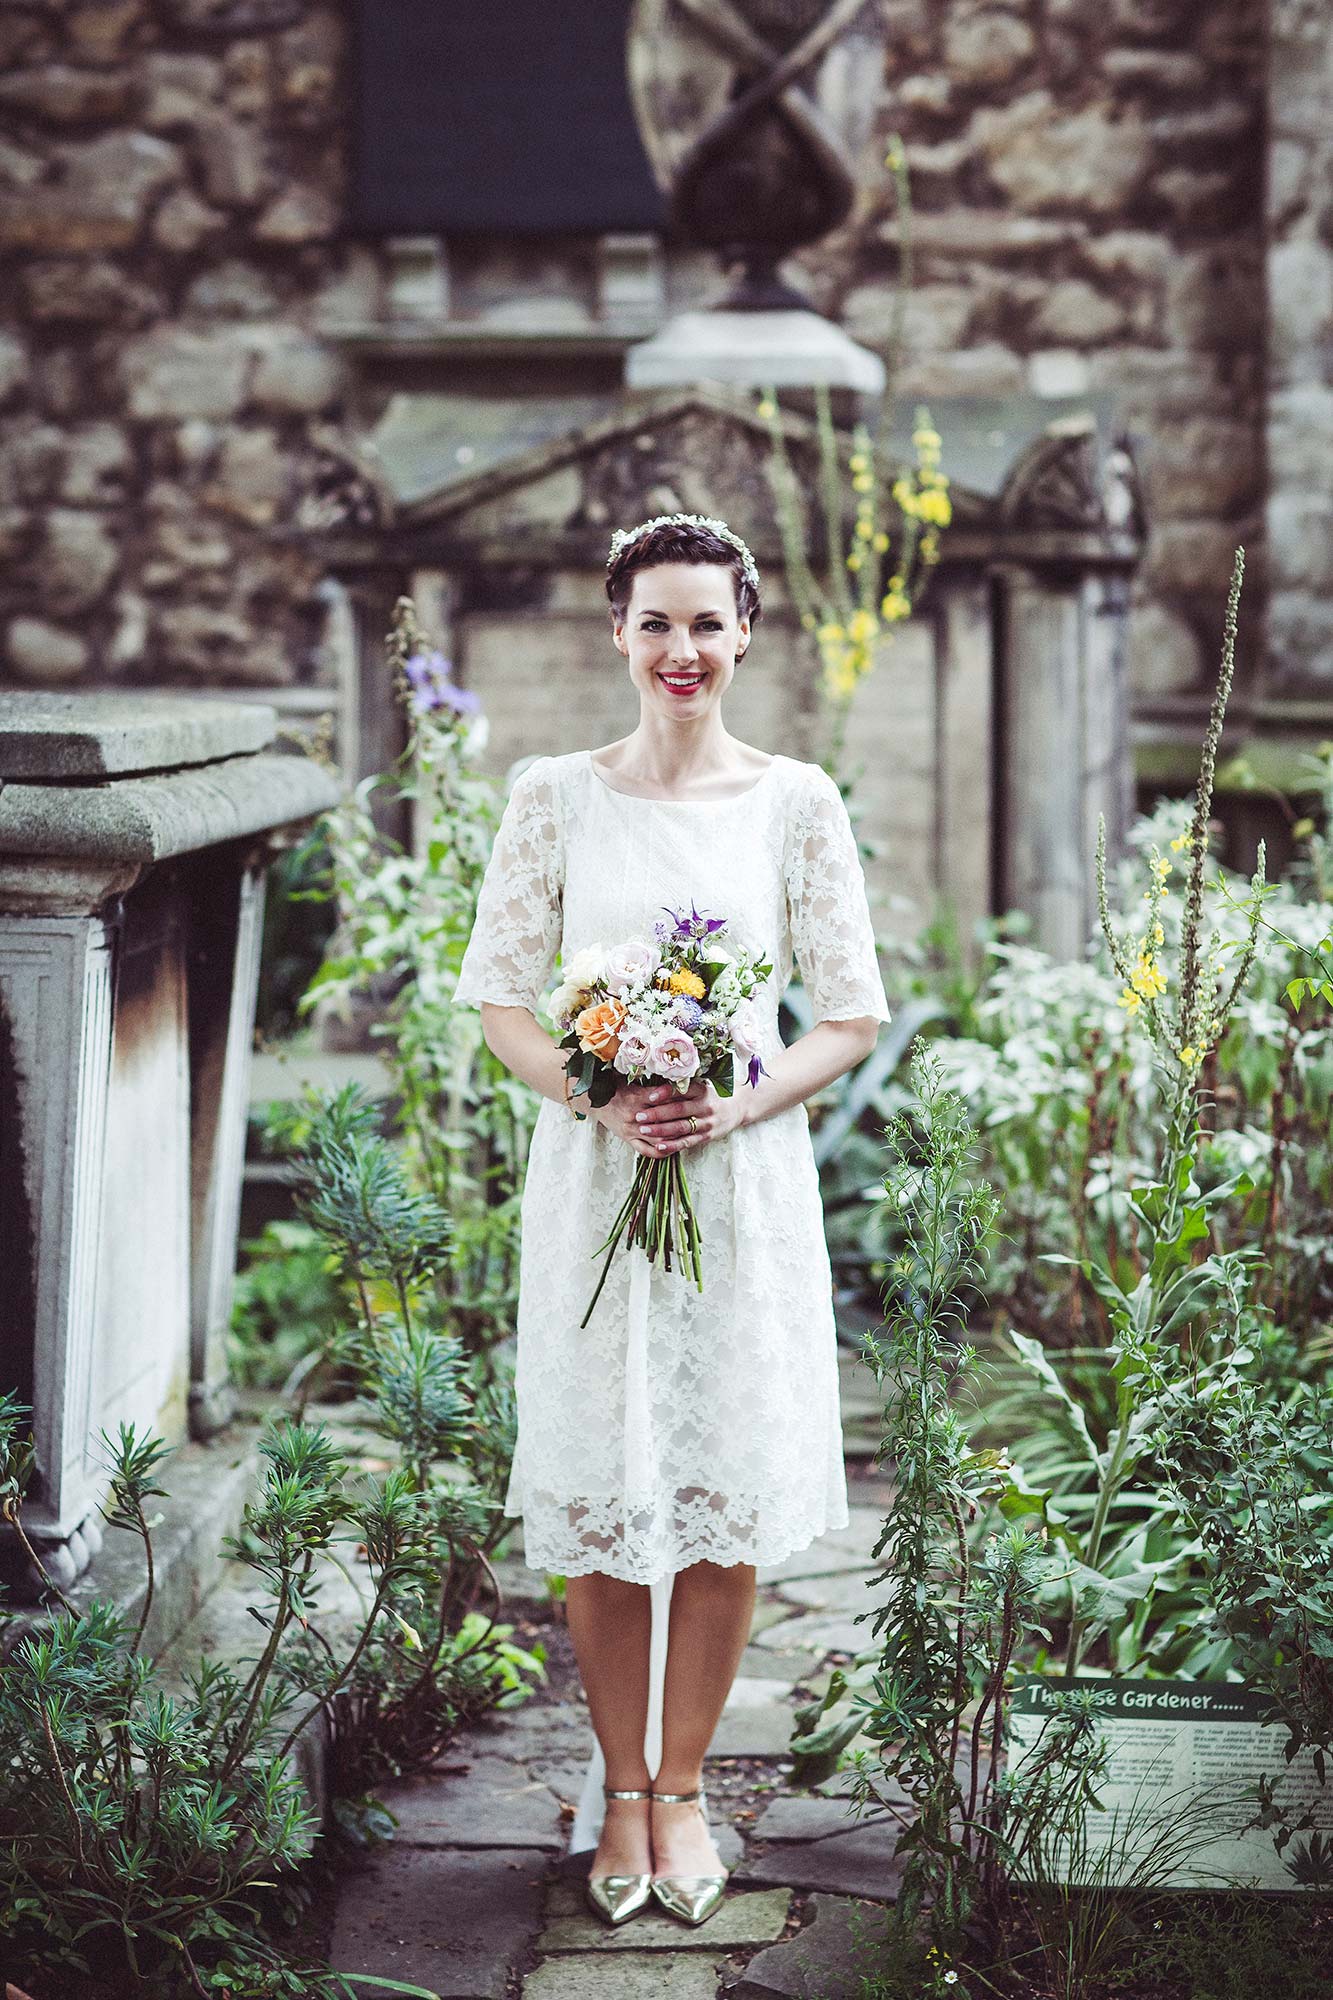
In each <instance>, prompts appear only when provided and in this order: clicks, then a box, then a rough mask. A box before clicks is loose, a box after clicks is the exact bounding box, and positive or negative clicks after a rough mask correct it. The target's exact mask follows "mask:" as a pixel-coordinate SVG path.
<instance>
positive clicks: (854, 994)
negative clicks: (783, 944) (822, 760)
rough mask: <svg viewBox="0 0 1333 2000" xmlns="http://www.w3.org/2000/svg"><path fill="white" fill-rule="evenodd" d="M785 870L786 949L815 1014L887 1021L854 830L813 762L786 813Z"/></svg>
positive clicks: (840, 799) (824, 773)
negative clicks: (789, 947) (788, 938)
mask: <svg viewBox="0 0 1333 2000" xmlns="http://www.w3.org/2000/svg"><path fill="white" fill-rule="evenodd" d="M784 871H785V875H786V882H787V912H788V918H789V921H790V924H791V939H792V950H793V952H794V954H795V958H796V964H797V966H798V968H799V970H800V974H801V982H802V984H803V985H804V987H805V990H806V992H807V993H808V994H809V996H810V1004H811V1006H812V1007H813V1009H814V1017H815V1020H816V1021H817V1022H819V1021H852V1020H860V1019H862V1018H863V1017H864V1016H866V1015H870V1016H871V1017H872V1018H873V1019H874V1020H876V1021H887V1020H889V1019H890V1018H891V1016H890V1013H889V1005H888V1001H887V1000H886V998H885V995H884V982H883V979H882V977H881V976H880V970H879V959H878V956H877V954H876V951H875V933H874V927H873V925H872V923H871V920H870V905H869V902H868V900H867V897H866V884H865V875H864V873H863V871H862V868H861V857H860V855H859V853H858V852H857V847H856V835H855V834H854V832H853V831H852V823H851V820H850V819H849V817H848V814H847V807H846V805H845V804H844V802H843V797H842V793H841V792H840V791H839V790H838V787H837V785H836V784H835V783H834V781H833V779H832V778H831V777H830V776H829V775H828V772H827V771H825V770H823V769H822V768H821V767H820V766H819V765H817V764H816V765H812V766H811V767H810V782H809V783H808V784H807V785H806V786H805V787H803V789H802V791H801V793H800V795H799V797H798V798H797V800H796V802H795V806H794V809H793V811H792V813H791V815H790V817H789V819H788V823H787V833H786V847H785V854H784Z"/></svg>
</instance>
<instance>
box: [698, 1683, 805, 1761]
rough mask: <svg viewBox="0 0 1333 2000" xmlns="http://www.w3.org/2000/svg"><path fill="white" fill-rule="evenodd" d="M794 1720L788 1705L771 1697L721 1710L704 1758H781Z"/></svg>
mask: <svg viewBox="0 0 1333 2000" xmlns="http://www.w3.org/2000/svg"><path fill="white" fill-rule="evenodd" d="M795 1719H796V1714H795V1710H794V1709H793V1708H792V1707H791V1705H790V1703H788V1702H785V1701H774V1700H772V1699H771V1698H770V1699H769V1700H767V1701H763V1702H757V1703H755V1704H754V1705H753V1706H747V1707H737V1708H724V1709H723V1711H722V1715H721V1719H720V1720H719V1722H718V1725H717V1728H716V1729H715V1730H714V1731H713V1740H712V1742H711V1744H710V1745H709V1747H708V1755H709V1756H710V1757H785V1756H786V1755H787V1754H788V1745H789V1744H790V1742H791V1732H792V1728H793V1726H794V1724H795Z"/></svg>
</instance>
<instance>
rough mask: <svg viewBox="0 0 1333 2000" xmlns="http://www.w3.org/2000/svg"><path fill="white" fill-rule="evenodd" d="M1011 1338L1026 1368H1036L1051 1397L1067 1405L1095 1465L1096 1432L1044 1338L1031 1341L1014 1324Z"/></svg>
mask: <svg viewBox="0 0 1333 2000" xmlns="http://www.w3.org/2000/svg"><path fill="white" fill-rule="evenodd" d="M1009 1339H1010V1341H1011V1342H1012V1343H1013V1346H1014V1347H1015V1349H1016V1350H1017V1353H1018V1358H1019V1360H1020V1361H1021V1362H1022V1363H1023V1365H1024V1367H1025V1368H1030V1369H1031V1370H1032V1372H1033V1374H1034V1375H1035V1376H1036V1377H1037V1379H1038V1381H1039V1382H1040V1383H1041V1385H1042V1387H1043V1388H1044V1389H1045V1391H1046V1393H1047V1395H1048V1396H1053V1397H1054V1399H1055V1401H1056V1402H1057V1403H1060V1404H1062V1405H1063V1406H1064V1408H1065V1410H1066V1412H1067V1413H1068V1416H1069V1418H1070V1421H1071V1423H1072V1425H1073V1428H1074V1432H1075V1435H1076V1436H1077V1438H1078V1440H1079V1442H1080V1443H1081V1444H1082V1445H1083V1447H1084V1449H1085V1450H1086V1452H1087V1455H1088V1459H1089V1461H1090V1463H1091V1464H1093V1465H1095V1464H1096V1463H1097V1447H1096V1445H1095V1444H1094V1443H1093V1441H1092V1433H1091V1431H1090V1430H1089V1429H1088V1423H1087V1418H1086V1417H1085V1416H1084V1414H1083V1406H1082V1404H1080V1403H1079V1402H1077V1401H1076V1399H1075V1398H1074V1397H1073V1396H1072V1395H1071V1394H1070V1392H1069V1390H1068V1389H1067V1388H1066V1387H1065V1385H1064V1383H1063V1382H1062V1381H1061V1380H1060V1377H1059V1376H1058V1375H1057V1374H1056V1372H1055V1369H1054V1368H1053V1367H1052V1365H1051V1363H1050V1361H1049V1360H1048V1359H1047V1356H1046V1350H1045V1349H1044V1348H1043V1347H1042V1345H1041V1343H1040V1341H1036V1340H1030V1339H1029V1338H1028V1336H1027V1335H1026V1334H1025V1333H1015V1331H1014V1329H1013V1328H1012V1327H1010V1328H1009Z"/></svg>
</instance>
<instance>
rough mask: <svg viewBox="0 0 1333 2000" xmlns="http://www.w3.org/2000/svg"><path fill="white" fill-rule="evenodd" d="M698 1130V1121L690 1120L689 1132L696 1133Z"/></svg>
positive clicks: (695, 1119)
mask: <svg viewBox="0 0 1333 2000" xmlns="http://www.w3.org/2000/svg"><path fill="white" fill-rule="evenodd" d="M698 1129H699V1121H698V1119H697V1118H691V1120H690V1130H691V1132H697V1131H698Z"/></svg>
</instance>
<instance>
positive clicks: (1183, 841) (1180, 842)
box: [1171, 833, 1194, 854]
mask: <svg viewBox="0 0 1333 2000" xmlns="http://www.w3.org/2000/svg"><path fill="white" fill-rule="evenodd" d="M1193 845H1194V842H1193V840H1192V838H1191V837H1190V835H1189V834H1188V833H1178V834H1177V835H1176V837H1175V839H1174V840H1173V841H1172V843H1171V852H1172V853H1173V854H1180V853H1181V852H1182V851H1183V850H1184V849H1185V848H1187V847H1193Z"/></svg>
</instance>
